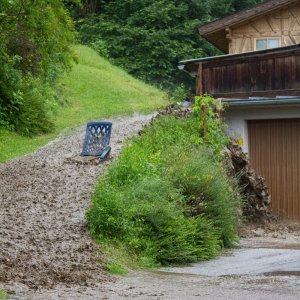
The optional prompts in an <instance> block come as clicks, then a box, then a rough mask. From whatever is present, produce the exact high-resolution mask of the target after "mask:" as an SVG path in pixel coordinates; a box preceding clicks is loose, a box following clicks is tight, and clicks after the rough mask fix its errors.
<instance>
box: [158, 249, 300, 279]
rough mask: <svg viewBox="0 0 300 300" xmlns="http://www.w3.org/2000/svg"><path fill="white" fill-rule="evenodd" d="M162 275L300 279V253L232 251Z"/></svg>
mask: <svg viewBox="0 0 300 300" xmlns="http://www.w3.org/2000/svg"><path fill="white" fill-rule="evenodd" d="M163 271H165V272H172V273H184V274H197V275H205V276H233V275H299V276H300V250H294V249H270V248H258V249H251V248H245V249H235V250H229V251H226V252H224V254H223V256H220V257H218V258H216V259H213V260H211V261H207V262H199V263H195V264H192V265H191V266H188V267H184V268H165V269H163Z"/></svg>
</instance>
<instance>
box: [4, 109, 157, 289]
mask: <svg viewBox="0 0 300 300" xmlns="http://www.w3.org/2000/svg"><path fill="white" fill-rule="evenodd" d="M151 117H152V116H151V115H148V116H144V115H134V116H132V117H123V118H118V119H114V120H110V121H112V122H113V127H112V134H111V142H110V145H111V147H112V152H111V155H110V158H109V159H108V160H106V161H104V162H100V161H99V160H98V159H94V158H91V157H80V156H79V154H80V152H81V150H82V144H83V139H84V134H85V126H83V127H81V128H78V129H76V130H74V131H73V132H68V133H66V134H64V135H62V136H60V137H59V138H58V139H56V140H55V141H53V142H51V143H49V144H48V145H47V146H45V147H43V148H41V149H40V150H39V151H37V152H35V153H33V154H31V155H27V156H25V157H22V158H18V159H15V160H12V161H9V162H7V163H5V164H1V165H0V225H1V232H0V282H2V283H6V284H11V287H10V288H9V292H12V293H13V292H14V286H16V285H18V286H22V287H23V288H25V289H27V288H28V289H38V288H52V287H54V286H55V285H56V284H57V283H66V284H79V285H81V286H89V285H93V284H95V283H99V282H104V281H107V280H108V281H110V280H112V278H111V277H110V276H108V275H107V274H104V273H103V271H102V268H101V264H100V263H99V259H98V257H97V256H96V253H97V246H96V245H95V243H94V242H93V241H92V240H91V238H90V236H89V234H88V232H87V224H86V220H85V211H86V209H87V208H88V207H89V205H90V199H91V193H92V191H93V188H94V186H95V184H96V181H97V178H98V177H99V176H100V175H101V174H103V173H104V172H105V170H106V168H107V166H108V164H109V163H110V162H111V160H112V159H113V158H114V157H116V156H118V154H119V152H120V149H121V146H122V145H123V142H124V141H125V139H126V138H128V137H130V136H133V135H136V134H137V133H138V131H139V130H141V128H142V127H143V126H144V125H145V124H146V123H148V122H149V121H150V119H151ZM16 289H18V288H16Z"/></svg>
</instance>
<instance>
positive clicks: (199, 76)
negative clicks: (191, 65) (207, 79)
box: [196, 62, 203, 96]
mask: <svg viewBox="0 0 300 300" xmlns="http://www.w3.org/2000/svg"><path fill="white" fill-rule="evenodd" d="M202 77H203V75H202V62H200V63H199V64H198V73H197V90H196V95H197V96H201V95H202V94H203V81H202V80H203V79H202Z"/></svg>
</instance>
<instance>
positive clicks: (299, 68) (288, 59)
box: [198, 46, 300, 98]
mask: <svg viewBox="0 0 300 300" xmlns="http://www.w3.org/2000/svg"><path fill="white" fill-rule="evenodd" d="M295 47H297V46H293V47H292V49H291V50H288V51H286V50H285V51H282V52H280V51H281V48H280V49H278V50H276V51H275V50H274V53H270V54H263V55H257V56H250V55H245V56H244V55H239V57H237V58H235V57H227V58H224V57H219V58H218V57H216V59H214V60H209V61H204V62H202V63H200V64H202V73H201V75H202V76H198V80H202V83H203V84H202V85H203V93H207V94H211V95H213V96H214V97H217V98H218V97H224V98H228V97H229V98H235V97H249V96H267V97H270V96H278V95H300V47H297V48H298V49H297V48H296V49H295ZM282 49H286V48H282ZM279 50H280V51H279ZM275 52H276V53H275Z"/></svg>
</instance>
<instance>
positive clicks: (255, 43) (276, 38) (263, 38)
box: [254, 37, 281, 51]
mask: <svg viewBox="0 0 300 300" xmlns="http://www.w3.org/2000/svg"><path fill="white" fill-rule="evenodd" d="M259 40H265V41H266V42H267V47H266V48H264V49H257V41H259ZM269 40H277V41H278V47H269ZM279 47H281V38H280V37H259V38H255V40H254V49H255V50H256V51H261V50H267V49H274V48H279Z"/></svg>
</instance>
